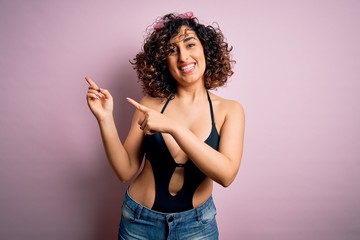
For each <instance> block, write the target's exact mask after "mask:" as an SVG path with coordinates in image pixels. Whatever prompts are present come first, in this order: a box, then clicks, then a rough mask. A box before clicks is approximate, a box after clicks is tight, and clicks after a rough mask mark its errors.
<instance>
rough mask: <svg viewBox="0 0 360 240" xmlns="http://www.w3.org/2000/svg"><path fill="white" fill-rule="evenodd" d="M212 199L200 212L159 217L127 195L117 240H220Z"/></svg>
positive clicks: (194, 210)
mask: <svg viewBox="0 0 360 240" xmlns="http://www.w3.org/2000/svg"><path fill="white" fill-rule="evenodd" d="M215 216H216V208H215V205H214V202H213V199H212V197H211V196H210V198H209V199H208V200H207V201H206V202H205V203H203V204H202V205H201V206H199V207H197V208H193V209H191V210H188V211H185V212H179V213H160V212H156V211H153V210H151V209H149V208H146V207H144V206H142V205H141V204H139V203H137V202H136V201H135V200H133V199H132V198H131V197H130V196H129V194H128V192H126V194H125V199H124V203H123V205H122V209H121V221H120V226H119V235H118V239H119V240H120V239H122V240H123V239H126V240H132V239H138V240H162V239H171V240H172V239H187V240H188V239H189V240H192V239H199V240H200V239H204V240H205V239H208V240H217V239H219V232H218V228H217V223H216V218H215Z"/></svg>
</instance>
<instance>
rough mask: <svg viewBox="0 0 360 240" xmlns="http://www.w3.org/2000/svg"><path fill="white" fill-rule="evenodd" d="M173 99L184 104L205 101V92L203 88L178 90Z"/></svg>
mask: <svg viewBox="0 0 360 240" xmlns="http://www.w3.org/2000/svg"><path fill="white" fill-rule="evenodd" d="M175 97H176V98H178V99H180V100H182V101H184V102H189V103H190V102H192V103H193V102H196V101H198V100H203V99H207V90H206V88H205V87H199V88H193V89H190V88H178V91H177V92H176V93H175Z"/></svg>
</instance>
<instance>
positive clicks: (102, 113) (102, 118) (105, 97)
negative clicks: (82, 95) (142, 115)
mask: <svg viewBox="0 0 360 240" xmlns="http://www.w3.org/2000/svg"><path fill="white" fill-rule="evenodd" d="M86 81H87V82H88V83H89V90H88V93H87V102H88V105H89V108H90V110H91V111H92V112H93V114H94V116H95V117H96V119H97V121H98V124H99V127H100V132H101V137H102V141H103V144H104V149H105V152H106V156H107V158H108V160H109V162H110V165H111V166H112V168H113V169H114V171H115V173H116V174H117V176H118V177H119V179H120V180H121V181H128V180H130V179H131V178H132V177H133V176H134V175H135V174H136V173H137V171H138V170H139V168H140V165H141V160H142V157H141V142H142V137H143V133H142V132H141V131H139V130H138V125H137V124H136V123H137V120H136V118H137V116H138V115H139V113H137V112H136V113H135V114H134V118H133V121H132V124H131V129H130V131H129V135H128V137H127V139H126V142H125V144H124V145H123V144H122V142H121V140H120V137H119V134H118V131H117V128H116V125H115V121H114V118H113V99H112V96H111V94H110V93H109V91H107V90H105V89H100V88H99V87H98V86H97V85H96V84H95V82H94V81H93V80H92V79H91V78H89V77H87V78H86ZM134 119H135V120H134ZM134 126H136V128H134Z"/></svg>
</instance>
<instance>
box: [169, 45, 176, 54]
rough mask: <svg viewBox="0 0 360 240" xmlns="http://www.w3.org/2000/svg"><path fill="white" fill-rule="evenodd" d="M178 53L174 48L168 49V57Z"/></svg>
mask: <svg viewBox="0 0 360 240" xmlns="http://www.w3.org/2000/svg"><path fill="white" fill-rule="evenodd" d="M177 52H178V50H177V48H176V47H175V46H171V47H170V48H169V55H174V54H176V53H177Z"/></svg>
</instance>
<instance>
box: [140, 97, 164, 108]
mask: <svg viewBox="0 0 360 240" xmlns="http://www.w3.org/2000/svg"><path fill="white" fill-rule="evenodd" d="M165 102H166V99H165V98H155V97H151V96H149V95H145V96H144V97H143V98H142V99H141V100H140V104H142V105H144V106H146V107H148V108H151V109H153V110H157V111H161V108H162V107H163V106H164V104H165Z"/></svg>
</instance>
